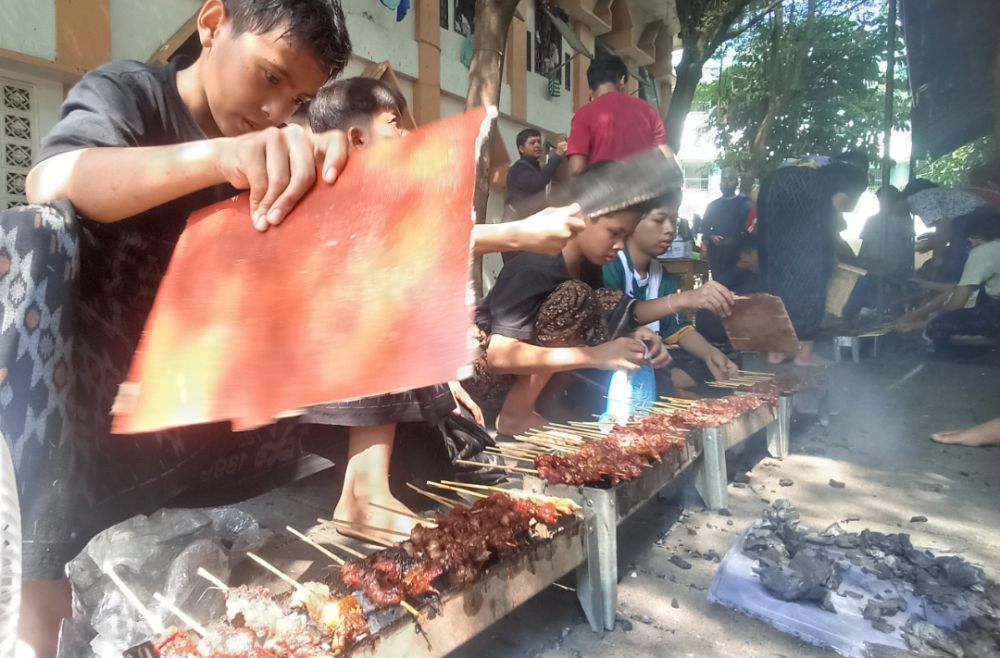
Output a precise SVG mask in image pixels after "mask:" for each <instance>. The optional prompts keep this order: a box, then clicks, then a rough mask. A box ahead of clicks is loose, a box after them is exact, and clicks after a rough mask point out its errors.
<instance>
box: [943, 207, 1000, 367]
mask: <svg viewBox="0 0 1000 658" xmlns="http://www.w3.org/2000/svg"><path fill="white" fill-rule="evenodd" d="M966 239H967V240H968V242H969V250H970V251H969V258H968V260H967V261H966V263H965V269H963V270H962V278H961V279H960V280H959V282H958V285H957V286H956V287H955V289H954V290H953V291H952V292H951V294H950V295H949V296H948V299H947V300H946V301H945V302H944V305H943V306H942V307H941V313H940V314H939V315H937V316H936V317H934V318H932V319H931V320H930V321H929V322H928V323H927V329H926V332H925V335H926V336H927V338H928V339H929V340H930V341H931V342H932V343H933V344H934V349H935V350H936V351H940V350H941V349H942V348H946V347H947V346H948V344H949V343H950V342H951V338H952V336H990V337H998V336H1000V216H998V215H997V214H996V213H995V212H993V211H991V210H987V211H984V212H981V213H977V216H976V217H974V218H971V220H970V222H969V224H968V228H967V231H966Z"/></svg>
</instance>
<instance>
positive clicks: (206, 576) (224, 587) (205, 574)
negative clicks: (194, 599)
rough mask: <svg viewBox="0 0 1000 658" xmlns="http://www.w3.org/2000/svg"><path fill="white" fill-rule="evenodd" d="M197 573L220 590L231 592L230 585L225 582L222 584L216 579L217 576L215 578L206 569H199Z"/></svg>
mask: <svg viewBox="0 0 1000 658" xmlns="http://www.w3.org/2000/svg"><path fill="white" fill-rule="evenodd" d="M197 573H198V575H199V576H201V577H202V578H204V579H205V580H207V581H208V582H210V583H212V584H213V585H215V586H216V587H218V588H219V589H221V590H223V591H228V590H229V585H227V584H225V583H224V582H222V581H221V580H219V579H218V578H216V577H215V576H213V575H212V574H210V573H209V572H208V571H206V570H205V569H204V567H198V571H197Z"/></svg>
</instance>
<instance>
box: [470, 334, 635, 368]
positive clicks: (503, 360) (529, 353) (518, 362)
mask: <svg viewBox="0 0 1000 658" xmlns="http://www.w3.org/2000/svg"><path fill="white" fill-rule="evenodd" d="M644 353H645V352H644V350H643V345H642V342H641V341H639V340H637V339H635V338H617V339H615V340H612V341H609V342H607V343H602V344H601V345H597V346H595V347H539V346H538V345H532V344H531V343H526V342H524V341H520V340H516V339H514V338H509V337H507V336H501V335H499V334H493V335H492V336H490V346H489V348H488V349H487V351H486V362H487V363H488V364H489V366H490V369H491V370H493V371H494V372H496V373H498V374H503V375H531V374H542V373H553V372H563V371H566V370H579V369H580V368H598V369H600V370H629V371H632V370H637V369H638V368H639V366H640V365H642V363H643V357H644Z"/></svg>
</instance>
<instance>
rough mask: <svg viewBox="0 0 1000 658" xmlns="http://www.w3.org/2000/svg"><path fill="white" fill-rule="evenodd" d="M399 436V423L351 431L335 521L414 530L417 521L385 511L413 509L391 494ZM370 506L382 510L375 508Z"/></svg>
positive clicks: (352, 429)
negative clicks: (394, 451)
mask: <svg viewBox="0 0 1000 658" xmlns="http://www.w3.org/2000/svg"><path fill="white" fill-rule="evenodd" d="M395 437H396V425H395V424H392V425H373V426H370V427H352V428H351V434H350V443H349V444H348V448H347V469H346V471H345V472H344V488H343V490H342V491H341V494H340V500H339V501H338V502H337V507H336V508H335V509H334V511H333V515H334V518H337V519H341V520H343V521H351V522H354V523H363V524H365V525H369V526H375V527H378V528H389V529H391V530H396V531H398V532H406V533H408V532H409V531H410V530H411V529H412V528H413V526H414V523H415V522H414V520H413V519H411V518H408V517H406V516H403V515H402V514H394V513H393V512H389V511H386V510H384V509H381V507H388V508H390V509H395V510H399V511H401V512H405V513H410V510H409V508H407V507H406V505H404V504H403V503H401V502H399V500H397V499H396V498H395V496H393V495H392V493H391V492H390V491H389V461H390V460H391V458H392V444H393V441H394V440H395ZM369 503H375V504H376V505H379V506H381V507H372V506H371V505H370V504H369ZM361 530H362V531H363V532H369V531H367V530H364V529H361ZM340 532H341V533H342V534H345V535H351V534H354V533H351V532H350V531H349V529H347V528H343V529H340ZM370 534H375V535H376V536H379V537H382V538H383V539H388V540H390V541H399V539H400V536H399V535H381V534H379V533H370Z"/></svg>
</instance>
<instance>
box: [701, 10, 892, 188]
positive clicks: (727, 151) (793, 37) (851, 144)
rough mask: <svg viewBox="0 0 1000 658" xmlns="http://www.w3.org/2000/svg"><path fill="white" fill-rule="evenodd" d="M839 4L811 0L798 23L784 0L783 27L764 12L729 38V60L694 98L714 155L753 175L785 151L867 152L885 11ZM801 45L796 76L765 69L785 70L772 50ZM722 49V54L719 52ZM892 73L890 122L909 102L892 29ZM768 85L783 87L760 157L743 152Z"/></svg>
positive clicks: (876, 130)
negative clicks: (704, 113) (705, 118)
mask: <svg viewBox="0 0 1000 658" xmlns="http://www.w3.org/2000/svg"><path fill="white" fill-rule="evenodd" d="M843 4H844V3H840V2H837V1H836V0H832V1H830V0H828V2H825V3H822V0H821V6H820V11H819V12H818V14H817V16H816V18H815V23H814V24H813V25H812V26H811V27H809V28H807V26H806V21H805V17H806V13H805V11H804V10H803V6H802V3H801V2H798V3H796V2H789V3H786V5H785V13H784V24H783V26H782V27H783V29H780V31H779V32H777V33H776V32H775V30H776V29H779V28H777V27H776V26H775V23H774V21H773V20H772V21H763V22H762V23H760V24H759V25H758V26H756V28H755V29H753V30H751V31H749V32H748V33H747V34H745V35H743V36H742V37H741V38H740V39H738V40H737V41H735V42H734V45H735V50H736V53H735V55H734V56H732V57H731V63H730V65H729V66H728V67H726V68H725V69H724V70H723V71H722V73H721V75H720V77H719V79H718V80H715V81H713V82H710V83H707V84H703V85H702V86H701V88H700V89H699V90H698V92H697V95H696V102H698V103H702V104H704V105H706V106H707V107H708V110H709V124H710V126H711V127H713V128H715V129H716V131H717V141H718V145H719V147H720V149H721V150H722V152H723V164H725V165H735V166H738V167H740V168H741V169H743V170H744V171H750V172H753V173H754V174H757V175H761V176H762V175H765V174H766V173H767V172H768V171H769V170H771V169H772V168H774V167H775V166H777V164H779V163H780V162H781V161H782V160H784V159H785V158H788V157H797V156H802V155H808V154H825V155H832V154H836V153H840V152H842V151H845V150H848V149H860V150H862V151H864V152H866V153H867V154H868V156H869V158H871V160H872V161H873V162H875V161H876V159H877V157H878V154H879V150H880V148H879V147H880V143H881V138H882V118H883V112H884V99H885V92H884V88H883V85H884V63H883V62H884V54H885V34H886V29H885V27H886V25H885V23H886V20H885V17H884V16H882V15H881V14H880V13H877V12H873V11H871V10H866V11H865V12H861V11H860V10H857V9H856V8H855V9H854V10H851V9H850V7H848V9H843V8H842V7H843ZM854 4H855V5H856V3H854ZM869 6H870V3H869ZM807 30H808V31H807ZM775 34H778V35H779V38H778V39H777V44H776V47H774V46H775V44H774V43H773V40H774V37H775ZM802 47H806V48H807V49H808V50H807V51H806V52H807V57H806V59H805V63H804V66H803V69H802V76H801V78H800V80H799V82H800V84H799V85H798V86H797V87H796V88H793V89H789V88H788V84H787V82H786V81H785V80H777V81H775V80H773V79H772V77H773V76H775V75H785V76H787V75H788V69H789V67H788V66H785V67H782V66H776V65H775V60H776V59H777V60H779V61H783V62H789V61H791V60H792V59H793V58H794V55H795V51H796V49H797V48H802ZM723 58H724V59H723V61H728V59H727V58H726V57H725V54H723ZM895 77H896V83H895V86H896V88H895V92H894V98H895V111H894V121H895V126H894V127H895V128H897V129H906V128H907V127H908V125H909V114H910V104H909V91H908V89H909V87H908V83H907V80H906V71H905V59H904V57H903V53H902V40H901V39H900V40H899V41H898V43H897V59H896V76H895ZM775 83H777V84H775ZM783 85H784V86H783ZM776 89H777V90H778V91H779V92H780V93H784V94H788V97H787V101H786V102H785V104H784V106H783V107H784V109H783V111H782V112H781V113H780V114H779V115H778V116H777V119H776V121H775V124H774V127H773V129H772V130H771V133H770V137H769V139H768V141H767V148H766V149H765V153H764V161H763V162H753V161H752V158H751V151H750V145H751V143H752V142H753V139H754V137H755V135H756V133H757V130H758V127H759V126H760V124H761V122H762V121H763V119H764V116H765V113H766V111H767V108H768V101H769V94H771V96H770V98H771V99H772V100H773V98H774V94H775V90H776Z"/></svg>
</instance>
